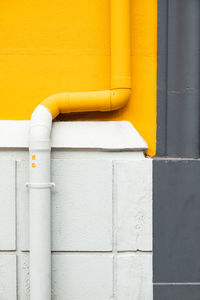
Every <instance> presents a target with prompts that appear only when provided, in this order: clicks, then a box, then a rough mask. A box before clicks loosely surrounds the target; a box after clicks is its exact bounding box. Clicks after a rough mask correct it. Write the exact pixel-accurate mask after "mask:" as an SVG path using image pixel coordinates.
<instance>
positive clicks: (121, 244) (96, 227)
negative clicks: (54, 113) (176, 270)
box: [0, 151, 152, 300]
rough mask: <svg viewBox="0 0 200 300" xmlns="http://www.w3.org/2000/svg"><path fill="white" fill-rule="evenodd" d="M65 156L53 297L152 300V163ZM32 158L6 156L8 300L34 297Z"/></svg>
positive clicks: (0, 206)
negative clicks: (31, 265) (31, 279)
mask: <svg viewBox="0 0 200 300" xmlns="http://www.w3.org/2000/svg"><path fill="white" fill-rule="evenodd" d="M20 153H21V154H20ZM60 155H61V154H60V153H59V152H58V154H56V153H54V154H53V156H54V159H53V161H52V174H53V175H52V180H53V181H54V182H55V184H56V187H55V189H54V190H53V193H52V235H53V238H52V250H53V252H52V257H53V260H52V263H53V266H52V276H53V280H52V284H53V288H52V293H53V299H54V300H56V299H59V300H66V299H69V300H71V299H76V300H83V299H84V300H94V299H95V300H110V299H118V300H124V299H126V300H152V212H151V211H152V161H151V160H150V159H145V158H143V159H136V158H134V159H133V158H132V157H131V156H130V158H128V156H126V159H119V160H118V159H117V153H115V159H114V160H113V159H112V155H111V154H109V155H108V156H106V153H105V156H104V159H98V153H96V154H95V155H96V158H94V156H93V158H91V159H90V157H89V156H88V159H84V158H81V154H80V155H79V158H77V157H76V159H73V157H71V158H70V159H66V158H64V157H63V158H62V159H61V158H60ZM62 155H63V156H65V153H62ZM119 155H120V154H119ZM26 156H27V153H24V152H20V151H18V152H13V153H10V154H9V152H7V151H5V152H0V161H1V163H0V177H1V178H3V180H1V182H0V216H1V217H0V225H1V226H0V251H1V255H0V299H2V300H3V299H9V300H15V299H19V300H26V299H27V300H28V299H29V267H28V265H29V264H28V262H29V251H28V249H29V234H28V223H29V210H28V207H29V202H28V190H27V189H26V187H25V183H26V182H27V181H28V169H27V166H28V163H27V161H26ZM5 157H7V159H5ZM56 157H57V158H56ZM106 157H107V158H106ZM17 297H18V298H17ZM116 297H117V298H116Z"/></svg>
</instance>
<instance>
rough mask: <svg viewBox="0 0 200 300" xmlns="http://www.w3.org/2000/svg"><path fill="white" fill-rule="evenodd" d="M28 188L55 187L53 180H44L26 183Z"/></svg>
mask: <svg viewBox="0 0 200 300" xmlns="http://www.w3.org/2000/svg"><path fill="white" fill-rule="evenodd" d="M26 187H27V188H28V189H51V188H54V187H55V183H54V182H49V183H48V182H44V183H30V182H27V183H26Z"/></svg>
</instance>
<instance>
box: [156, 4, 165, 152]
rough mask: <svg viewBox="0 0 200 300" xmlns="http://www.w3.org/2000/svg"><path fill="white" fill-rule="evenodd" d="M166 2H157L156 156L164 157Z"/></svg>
mask: <svg viewBox="0 0 200 300" xmlns="http://www.w3.org/2000/svg"><path fill="white" fill-rule="evenodd" d="M167 72H168V0H158V72H157V155H158V156H165V155H166V141H167V139H166V129H167V126H166V123H167V77H168V76H167Z"/></svg>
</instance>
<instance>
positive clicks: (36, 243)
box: [28, 105, 52, 300]
mask: <svg viewBox="0 0 200 300" xmlns="http://www.w3.org/2000/svg"><path fill="white" fill-rule="evenodd" d="M51 124H52V116H51V113H50V112H49V110H48V109H47V108H45V107H44V106H42V105H39V106H38V107H37V108H36V110H35V111H34V112H33V114H32V118H31V128H30V148H29V150H30V158H29V164H30V166H29V167H30V169H29V170H30V174H29V176H30V183H29V184H28V186H29V189H30V195H29V200H30V227H29V228H30V300H50V299H51V191H50V188H51V184H50V132H51Z"/></svg>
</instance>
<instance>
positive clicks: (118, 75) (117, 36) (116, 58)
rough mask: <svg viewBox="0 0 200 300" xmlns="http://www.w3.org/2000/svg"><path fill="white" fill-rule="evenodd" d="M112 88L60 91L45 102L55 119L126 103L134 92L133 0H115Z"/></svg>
mask: <svg viewBox="0 0 200 300" xmlns="http://www.w3.org/2000/svg"><path fill="white" fill-rule="evenodd" d="M110 9H111V30H110V34H111V89H110V90H105V91H91V92H81V93H60V94H55V95H52V96H50V97H48V98H46V99H45V100H43V101H42V103H41V104H42V105H44V106H45V107H47V108H48V109H49V110H50V112H51V114H52V116H53V118H55V117H56V116H57V115H58V114H59V113H70V112H84V111H111V110H117V109H119V108H122V107H123V106H125V105H126V103H127V102H128V100H129V98H130V94H131V74H130V0H111V7H110Z"/></svg>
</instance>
